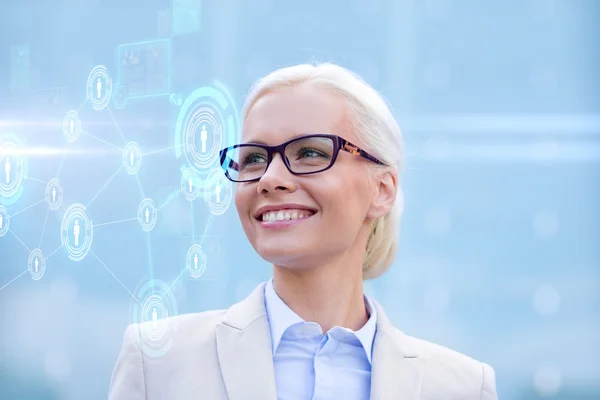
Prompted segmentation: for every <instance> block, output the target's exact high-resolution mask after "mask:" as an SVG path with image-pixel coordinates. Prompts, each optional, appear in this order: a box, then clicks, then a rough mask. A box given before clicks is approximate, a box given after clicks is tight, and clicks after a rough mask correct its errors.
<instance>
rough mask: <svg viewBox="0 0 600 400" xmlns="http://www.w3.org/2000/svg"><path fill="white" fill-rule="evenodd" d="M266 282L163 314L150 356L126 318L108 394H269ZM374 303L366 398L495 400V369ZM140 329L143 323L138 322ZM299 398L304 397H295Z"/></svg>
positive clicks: (181, 397)
mask: <svg viewBox="0 0 600 400" xmlns="http://www.w3.org/2000/svg"><path fill="white" fill-rule="evenodd" d="M264 287H265V284H264V283H263V284H261V285H260V286H258V287H257V288H256V289H255V290H254V291H253V292H252V294H250V296H249V297H247V298H246V299H245V300H243V301H242V302H240V303H237V304H234V305H233V306H232V307H231V308H229V309H228V310H220V311H208V312H203V313H199V314H187V315H182V316H178V317H173V318H167V319H164V320H162V321H161V322H160V323H163V324H169V325H168V326H169V328H173V332H171V338H172V341H171V345H170V349H169V351H168V352H167V354H165V355H163V356H161V357H153V356H149V355H147V354H145V352H143V351H142V350H141V347H140V344H139V343H140V335H141V333H140V332H141V329H140V326H139V325H138V324H135V325H130V326H128V327H127V330H126V331H125V336H124V340H123V347H122V349H121V352H120V354H119V357H118V359H117V363H116V366H115V368H114V371H113V375H112V379H111V383H110V389H109V399H110V400H140V399H147V400H158V399H164V400H167V399H169V400H191V399H208V400H221V399H223V400H225V399H229V400H246V399H247V400H276V399H277V391H276V389H275V376H274V369H273V355H272V350H271V333H270V329H269V322H268V320H267V314H266V310H265V301H264ZM373 303H374V304H375V307H376V308H377V319H378V320H377V334H376V336H375V343H374V346H373V366H372V374H371V399H378V400H384V399H385V400H387V399H390V400H392V399H394V400H417V399H419V400H496V399H497V398H498V396H497V394H496V382H495V373H494V370H493V369H492V368H491V367H490V366H489V365H487V364H484V363H481V362H478V361H475V360H473V359H471V358H469V357H467V356H465V355H462V354H460V353H457V352H454V351H452V350H449V349H447V348H444V347H442V346H439V345H436V344H433V343H429V342H426V341H423V340H419V339H416V338H413V337H410V336H407V335H405V334H404V333H402V332H401V331H399V330H398V329H397V328H395V327H394V326H393V325H392V324H391V322H390V321H389V320H388V318H387V317H386V315H385V313H384V312H383V309H382V308H381V306H380V305H379V304H377V302H375V301H373ZM142 329H143V327H142ZM302 400H304V399H302Z"/></svg>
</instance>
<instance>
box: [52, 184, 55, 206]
mask: <svg viewBox="0 0 600 400" xmlns="http://www.w3.org/2000/svg"><path fill="white" fill-rule="evenodd" d="M52 202H53V203H56V186H54V187H53V188H52Z"/></svg>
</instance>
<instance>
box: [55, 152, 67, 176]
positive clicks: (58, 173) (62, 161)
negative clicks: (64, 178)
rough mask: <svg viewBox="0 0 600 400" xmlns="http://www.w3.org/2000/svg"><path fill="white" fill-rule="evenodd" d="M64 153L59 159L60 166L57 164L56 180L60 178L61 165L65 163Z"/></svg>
mask: <svg viewBox="0 0 600 400" xmlns="http://www.w3.org/2000/svg"><path fill="white" fill-rule="evenodd" d="M65 154H66V153H65V152H63V155H62V157H61V158H60V164H58V171H57V172H56V179H58V178H59V177H60V172H61V171H62V167H63V164H64V163H65Z"/></svg>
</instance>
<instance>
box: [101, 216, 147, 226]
mask: <svg viewBox="0 0 600 400" xmlns="http://www.w3.org/2000/svg"><path fill="white" fill-rule="evenodd" d="M136 220H137V217H135V218H127V219H120V220H118V221H110V222H103V223H101V224H94V225H93V226H94V228H96V227H98V226H104V225H112V224H119V223H121V222H127V221H136Z"/></svg>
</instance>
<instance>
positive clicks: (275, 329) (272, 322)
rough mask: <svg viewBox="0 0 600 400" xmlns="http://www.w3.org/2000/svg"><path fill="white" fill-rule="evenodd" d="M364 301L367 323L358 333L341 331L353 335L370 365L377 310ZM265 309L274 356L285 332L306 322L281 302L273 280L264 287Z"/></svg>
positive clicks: (370, 302)
mask: <svg viewBox="0 0 600 400" xmlns="http://www.w3.org/2000/svg"><path fill="white" fill-rule="evenodd" d="M364 299H365V305H366V307H367V312H368V313H369V320H368V321H367V323H366V324H365V325H364V326H363V327H362V328H360V329H359V330H358V331H352V330H350V329H346V328H343V329H345V330H346V331H349V332H352V333H354V335H355V336H356V338H357V339H358V340H359V341H360V343H361V344H362V347H363V349H364V350H365V353H366V355H367V359H368V360H369V363H371V354H372V350H373V340H374V339H375V333H376V330H377V310H376V308H375V306H374V304H373V302H372V301H371V300H370V299H369V298H368V297H367V296H366V295H365V296H364ZM265 307H266V310H267V317H268V319H269V326H270V329H271V343H272V346H273V354H275V352H276V351H277V348H278V347H279V343H280V342H281V338H282V337H283V334H284V333H285V331H286V330H287V329H288V328H289V327H290V326H292V325H295V324H297V323H305V322H306V321H304V320H303V319H302V318H300V316H299V315H298V314H296V313H295V312H294V311H293V310H292V309H291V308H289V307H288V306H287V304H285V303H284V302H283V300H281V298H280V297H279V295H278V294H277V292H275V288H274V287H273V278H271V279H269V281H268V282H267V284H266V285H265Z"/></svg>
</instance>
